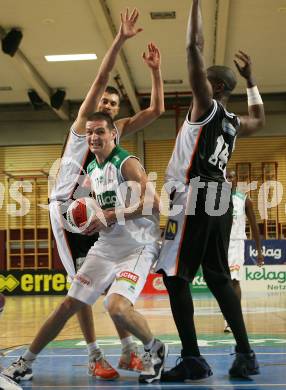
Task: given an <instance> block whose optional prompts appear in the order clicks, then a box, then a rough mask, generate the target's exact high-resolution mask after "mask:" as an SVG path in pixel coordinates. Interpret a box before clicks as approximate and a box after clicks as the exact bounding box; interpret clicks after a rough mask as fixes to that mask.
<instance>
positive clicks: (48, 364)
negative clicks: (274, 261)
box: [0, 291, 286, 390]
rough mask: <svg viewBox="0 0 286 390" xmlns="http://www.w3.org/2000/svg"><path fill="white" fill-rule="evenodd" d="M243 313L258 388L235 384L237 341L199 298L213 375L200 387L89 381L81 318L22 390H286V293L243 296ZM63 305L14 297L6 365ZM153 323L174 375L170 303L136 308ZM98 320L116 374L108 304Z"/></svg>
mask: <svg viewBox="0 0 286 390" xmlns="http://www.w3.org/2000/svg"><path fill="white" fill-rule="evenodd" d="M243 294H244V296H243V302H242V305H243V311H244V316H245V321H246V326H247V329H248V332H249V337H250V340H251V344H252V347H253V349H254V350H255V352H256V354H257V357H258V360H259V363H260V366H261V374H260V375H257V376H253V377H252V378H251V380H234V379H230V378H229V376H228V369H229V367H230V365H231V362H232V360H233V356H232V355H231V353H232V352H233V346H234V344H235V343H234V339H233V336H232V335H231V334H224V333H223V320H222V317H221V314H220V311H219V308H218V306H217V304H216V302H215V300H214V299H213V298H212V296H211V295H209V294H202V293H198V294H196V295H195V296H194V304H195V314H196V327H197V332H198V336H199V344H200V346H201V353H202V355H203V356H204V357H205V358H206V359H207V361H208V362H209V364H210V365H211V367H212V369H213V373H214V375H213V376H212V377H211V378H209V379H207V380H205V381H201V382H199V383H198V382H188V383H178V384H164V383H153V384H151V385H139V384H138V383H137V374H134V373H130V372H128V371H120V375H121V376H120V378H119V379H118V380H116V381H113V382H111V381H102V380H97V379H95V378H92V377H89V376H88V375H87V352H86V348H85V346H84V342H83V341H82V336H81V333H80V330H79V327H78V324H77V321H76V319H75V318H72V319H71V320H70V321H69V323H68V324H67V325H66V327H65V328H64V330H63V331H62V333H61V334H60V335H59V337H58V338H57V339H56V340H55V341H54V342H53V343H51V344H50V345H49V346H48V347H47V348H46V349H45V350H44V351H42V353H41V354H40V355H39V357H38V360H37V362H36V363H35V364H34V366H33V372H34V378H33V380H32V381H22V383H21V385H22V387H23V389H25V390H27V389H33V390H37V389H39V390H40V389H55V390H60V389H102V390H103V389H108V390H113V389H120V390H121V389H130V390H131V389H140V388H143V387H146V388H154V389H184V388H185V389H201V390H203V389H204V390H212V389H216V390H218V389H235V390H238V389H241V390H242V389H243V390H248V389H249V390H250V389H251V390H258V389H271V390H272V389H276V388H277V389H286V293H283V292H272V293H247V292H246V291H244V292H243ZM61 299H62V297H58V296H57V297H55V296H45V297H44V296H43V297H40V296H37V297H31V296H29V297H8V298H7V304H6V307H5V311H4V313H3V314H2V316H1V317H0V345H1V349H2V354H3V356H2V358H1V365H2V366H4V367H5V366H7V365H8V364H9V363H10V362H11V361H14V360H15V359H16V358H17V357H18V356H19V355H20V354H21V353H22V352H23V351H24V349H25V345H28V344H29V343H30V342H31V340H32V338H33V336H34V335H35V333H36V332H37V330H38V328H39V326H40V325H41V323H42V322H43V321H44V319H45V318H46V317H47V316H48V314H49V313H50V312H51V311H52V310H53V309H54V308H55V307H56V306H57V304H58V303H59V302H60V301H61ZM136 307H137V308H138V310H140V312H141V313H142V314H144V315H145V316H146V318H147V319H148V322H149V324H150V327H151V329H152V330H153V332H154V334H155V335H156V336H158V337H159V338H161V339H162V340H165V341H166V342H167V343H168V344H169V350H170V353H169V356H168V359H167V368H168V367H172V366H174V365H175V363H176V359H177V357H178V354H179V353H180V342H179V339H178V336H177V332H176V329H175V325H174V322H173V320H172V316H171V312H170V308H169V302H168V299H167V297H160V298H154V297H153V298H152V297H150V296H145V297H141V298H140V299H139V301H138V303H137V305H136ZM94 319H95V326H96V330H97V337H98V341H99V344H100V345H101V346H102V347H103V348H104V350H105V354H106V356H107V358H108V360H109V361H110V362H111V363H112V364H113V365H114V366H116V364H117V361H118V359H119V356H120V343H119V341H118V339H117V337H116V334H115V330H114V326H113V324H112V322H111V320H110V318H109V316H108V315H107V314H106V312H105V311H104V308H103V304H102V299H100V300H99V301H98V302H97V304H96V305H95V306H94Z"/></svg>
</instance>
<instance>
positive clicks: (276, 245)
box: [244, 240, 286, 265]
mask: <svg viewBox="0 0 286 390" xmlns="http://www.w3.org/2000/svg"><path fill="white" fill-rule="evenodd" d="M261 245H262V254H263V256H264V258H265V264H267V265H271V264H273V265H274V264H286V240H262V242H261ZM244 254H245V256H244V257H245V265H252V264H256V259H257V254H258V253H257V250H256V246H255V242H254V241H253V240H246V241H245V253H244Z"/></svg>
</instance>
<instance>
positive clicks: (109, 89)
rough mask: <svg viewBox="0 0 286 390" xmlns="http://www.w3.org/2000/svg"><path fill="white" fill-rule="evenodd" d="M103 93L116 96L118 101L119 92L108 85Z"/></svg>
mask: <svg viewBox="0 0 286 390" xmlns="http://www.w3.org/2000/svg"><path fill="white" fill-rule="evenodd" d="M105 92H107V93H110V95H111V94H114V95H117V96H118V98H119V100H120V94H119V91H118V89H117V88H115V87H112V86H111V85H108V86H107V87H106V88H105Z"/></svg>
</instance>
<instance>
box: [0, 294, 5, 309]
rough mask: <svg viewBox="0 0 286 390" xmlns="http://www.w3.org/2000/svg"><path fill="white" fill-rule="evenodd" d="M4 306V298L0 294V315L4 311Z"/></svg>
mask: <svg viewBox="0 0 286 390" xmlns="http://www.w3.org/2000/svg"><path fill="white" fill-rule="evenodd" d="M4 306H5V296H4V295H3V294H1V293H0V313H2V311H3V310H4Z"/></svg>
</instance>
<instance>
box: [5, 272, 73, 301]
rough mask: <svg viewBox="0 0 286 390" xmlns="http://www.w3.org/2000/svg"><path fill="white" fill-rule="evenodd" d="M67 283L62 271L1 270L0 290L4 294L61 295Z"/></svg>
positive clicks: (66, 289)
mask: <svg viewBox="0 0 286 390" xmlns="http://www.w3.org/2000/svg"><path fill="white" fill-rule="evenodd" d="M68 287H69V284H68V282H67V276H66V274H64V273H63V272H62V271H50V270H38V271H35V270H25V271H18V270H11V271H1V274H0V292H1V293H3V294H4V295H61V294H66V293H67V291H68Z"/></svg>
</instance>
